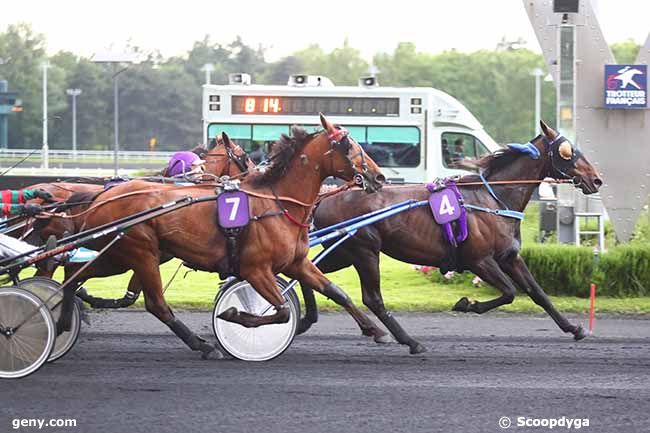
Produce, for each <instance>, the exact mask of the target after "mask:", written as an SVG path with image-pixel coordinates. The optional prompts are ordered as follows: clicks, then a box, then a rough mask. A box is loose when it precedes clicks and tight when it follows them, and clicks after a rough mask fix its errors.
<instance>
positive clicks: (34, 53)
mask: <svg viewBox="0 0 650 433" xmlns="http://www.w3.org/2000/svg"><path fill="white" fill-rule="evenodd" d="M0 57H2V58H4V59H8V62H7V63H6V64H3V65H1V66H0V78H1V79H5V80H7V81H8V82H9V90H11V91H15V92H18V93H20V99H22V101H23V112H22V113H20V114H18V115H12V116H10V117H9V146H10V147H31V148H33V147H38V143H40V142H41V140H42V128H41V119H42V117H43V109H42V106H43V105H42V79H41V77H42V68H41V65H42V64H43V61H44V60H46V55H45V38H44V36H43V35H41V34H35V33H34V32H33V31H32V29H31V27H30V26H29V25H28V24H24V23H20V24H12V25H10V26H9V27H8V28H7V31H6V32H5V33H3V34H0Z"/></svg>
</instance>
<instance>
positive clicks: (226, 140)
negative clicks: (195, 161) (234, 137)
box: [221, 131, 232, 147]
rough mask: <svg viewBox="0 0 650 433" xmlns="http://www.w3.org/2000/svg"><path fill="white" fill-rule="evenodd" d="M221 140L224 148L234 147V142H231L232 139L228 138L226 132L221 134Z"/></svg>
mask: <svg viewBox="0 0 650 433" xmlns="http://www.w3.org/2000/svg"><path fill="white" fill-rule="evenodd" d="M221 139H222V140H223V145H224V146H226V147H232V142H231V141H230V137H228V134H226V133H225V132H224V131H222V132H221Z"/></svg>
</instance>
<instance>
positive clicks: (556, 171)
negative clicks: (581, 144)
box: [542, 135, 582, 186]
mask: <svg viewBox="0 0 650 433" xmlns="http://www.w3.org/2000/svg"><path fill="white" fill-rule="evenodd" d="M542 138H543V140H544V147H545V149H546V154H547V155H548V157H549V160H550V161H551V171H550V174H551V177H553V178H555V179H571V181H572V182H573V184H574V185H575V186H579V185H580V183H581V182H582V181H581V180H580V177H579V176H571V175H570V174H568V173H567V172H568V171H569V170H571V169H572V168H576V167H577V162H578V160H579V159H580V158H581V157H582V152H580V150H579V149H576V148H575V147H573V146H571V158H570V159H565V158H564V157H562V155H560V150H559V149H560V145H561V144H562V143H564V142H567V143H569V144H571V143H570V142H569V140H568V139H567V138H566V137H564V136H563V135H558V136H557V137H555V138H554V139H553V140H550V139H549V138H548V137H546V135H542Z"/></svg>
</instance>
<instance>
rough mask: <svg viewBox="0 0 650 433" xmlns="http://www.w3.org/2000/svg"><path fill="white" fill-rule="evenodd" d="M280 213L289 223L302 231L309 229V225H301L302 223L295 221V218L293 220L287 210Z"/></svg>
mask: <svg viewBox="0 0 650 433" xmlns="http://www.w3.org/2000/svg"><path fill="white" fill-rule="evenodd" d="M282 213H283V214H284V216H286V217H287V218H288V219H289V221H291V222H292V223H294V224H295V225H297V226H300V227H302V228H303V229H308V228H309V224H303V223H301V222H300V221H298V220H297V219H295V218H294V217H293V216H292V215H291V214H290V213H289V211H288V210H286V209H284V210H283V211H282Z"/></svg>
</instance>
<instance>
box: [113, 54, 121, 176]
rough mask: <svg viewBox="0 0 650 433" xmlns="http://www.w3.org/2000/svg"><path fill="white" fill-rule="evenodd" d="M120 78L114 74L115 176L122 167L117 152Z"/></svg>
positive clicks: (118, 146) (118, 147) (118, 141)
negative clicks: (118, 87) (118, 88)
mask: <svg viewBox="0 0 650 433" xmlns="http://www.w3.org/2000/svg"><path fill="white" fill-rule="evenodd" d="M117 66H118V65H117V63H116V64H115V67H116V69H117ZM118 80H119V75H118V74H117V73H116V74H115V75H114V76H113V99H114V105H115V130H114V131H113V135H114V137H115V148H114V154H113V159H114V162H115V176H117V175H118V171H119V169H120V163H119V161H118V159H117V153H118V151H119V149H120V144H119V143H120V136H119V134H120V132H119V131H120V126H119V122H120V120H119V115H118V113H119V96H118V92H117V86H118Z"/></svg>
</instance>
